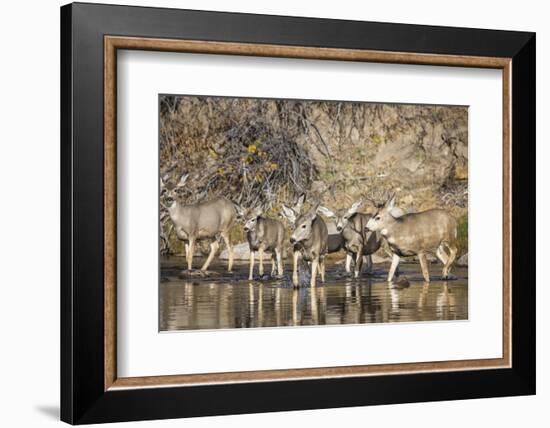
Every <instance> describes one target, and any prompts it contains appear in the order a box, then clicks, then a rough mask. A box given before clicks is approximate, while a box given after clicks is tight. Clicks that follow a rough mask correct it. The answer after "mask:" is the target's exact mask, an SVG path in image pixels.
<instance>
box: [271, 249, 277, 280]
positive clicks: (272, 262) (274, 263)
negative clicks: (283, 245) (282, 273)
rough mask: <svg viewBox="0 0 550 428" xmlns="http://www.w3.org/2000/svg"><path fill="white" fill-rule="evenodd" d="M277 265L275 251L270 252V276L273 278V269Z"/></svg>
mask: <svg viewBox="0 0 550 428" xmlns="http://www.w3.org/2000/svg"><path fill="white" fill-rule="evenodd" d="M276 265H277V258H276V256H275V251H272V252H271V276H275V272H277V268H276V267H275V266H276Z"/></svg>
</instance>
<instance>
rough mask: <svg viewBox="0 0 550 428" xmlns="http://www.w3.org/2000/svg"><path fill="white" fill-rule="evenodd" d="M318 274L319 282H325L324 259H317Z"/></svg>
mask: <svg viewBox="0 0 550 428" xmlns="http://www.w3.org/2000/svg"><path fill="white" fill-rule="evenodd" d="M319 273H320V274H321V282H325V258H324V257H323V258H322V259H319Z"/></svg>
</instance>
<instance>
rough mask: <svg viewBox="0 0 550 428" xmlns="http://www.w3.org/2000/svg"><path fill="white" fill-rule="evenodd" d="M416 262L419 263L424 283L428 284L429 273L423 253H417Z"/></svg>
mask: <svg viewBox="0 0 550 428" xmlns="http://www.w3.org/2000/svg"><path fill="white" fill-rule="evenodd" d="M418 260H419V261H420V269H422V276H423V277H424V281H426V282H430V271H429V270H428V260H427V259H426V254H425V253H418Z"/></svg>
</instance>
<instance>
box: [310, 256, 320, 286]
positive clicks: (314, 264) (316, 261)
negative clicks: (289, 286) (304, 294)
mask: <svg viewBox="0 0 550 428" xmlns="http://www.w3.org/2000/svg"><path fill="white" fill-rule="evenodd" d="M318 266H319V259H318V258H317V257H316V258H314V259H313V260H312V262H311V281H310V283H309V286H310V287H315V286H316V285H317V267H318Z"/></svg>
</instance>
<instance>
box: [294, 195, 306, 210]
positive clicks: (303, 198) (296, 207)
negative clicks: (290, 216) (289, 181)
mask: <svg viewBox="0 0 550 428" xmlns="http://www.w3.org/2000/svg"><path fill="white" fill-rule="evenodd" d="M305 201H306V194H305V193H302V194H301V195H300V196H299V197H298V200H297V201H296V204H295V205H294V211H295V212H297V213H299V212H300V211H301V209H302V206H303V205H304V202H305Z"/></svg>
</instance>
